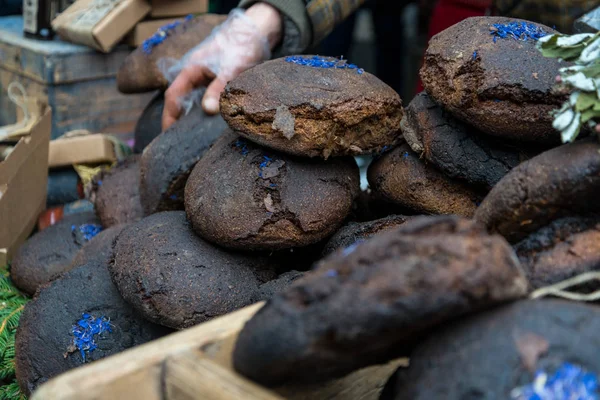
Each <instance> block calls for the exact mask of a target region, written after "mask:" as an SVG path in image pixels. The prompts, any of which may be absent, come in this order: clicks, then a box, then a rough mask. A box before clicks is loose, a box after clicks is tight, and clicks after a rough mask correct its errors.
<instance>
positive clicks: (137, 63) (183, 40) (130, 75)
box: [117, 14, 227, 93]
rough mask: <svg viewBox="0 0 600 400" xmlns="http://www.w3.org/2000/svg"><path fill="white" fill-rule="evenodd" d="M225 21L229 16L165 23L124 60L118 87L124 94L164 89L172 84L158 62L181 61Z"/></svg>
mask: <svg viewBox="0 0 600 400" xmlns="http://www.w3.org/2000/svg"><path fill="white" fill-rule="evenodd" d="M225 19H227V16H226V15H215V14H205V15H200V16H196V17H193V18H192V17H186V18H185V19H181V20H178V21H176V22H174V23H169V24H166V25H165V26H163V27H162V28H161V29H160V30H159V31H158V32H156V33H155V34H154V35H153V36H151V37H149V38H148V39H147V40H145V41H144V43H143V44H142V45H141V46H139V47H138V48H137V49H136V50H135V51H133V52H132V53H131V54H130V55H129V56H128V57H127V58H126V59H125V61H124V62H123V64H122V65H121V68H120V69H119V71H118V73H117V88H118V89H119V91H120V92H121V93H143V92H151V91H153V90H157V89H160V90H165V89H166V88H167V87H168V86H169V81H168V80H167V78H166V77H165V75H164V74H163V72H162V71H161V69H160V68H159V67H158V61H159V60H161V59H165V60H169V59H173V60H179V59H180V58H182V57H183V56H184V55H185V53H187V52H188V51H189V50H191V49H192V48H194V47H195V46H197V45H198V44H199V43H200V42H202V41H203V40H204V39H206V38H207V37H208V36H209V35H210V33H211V32H212V30H213V29H214V28H215V27H216V26H217V25H219V24H220V23H222V22H224V21H225Z"/></svg>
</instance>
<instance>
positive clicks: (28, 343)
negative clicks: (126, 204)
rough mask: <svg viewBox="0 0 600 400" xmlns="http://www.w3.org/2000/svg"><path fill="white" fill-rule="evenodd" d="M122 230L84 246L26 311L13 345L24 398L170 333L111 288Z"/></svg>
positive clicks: (114, 229)
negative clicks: (116, 241) (88, 365)
mask: <svg viewBox="0 0 600 400" xmlns="http://www.w3.org/2000/svg"><path fill="white" fill-rule="evenodd" d="M122 228H123V226H115V227H112V228H109V229H107V230H105V231H103V232H101V233H100V234H99V235H98V236H97V237H96V238H95V239H94V240H92V241H91V242H89V243H88V244H86V245H84V246H83V247H82V248H81V250H80V251H79V253H78V256H77V259H78V261H79V262H78V263H77V262H76V263H74V265H73V266H74V268H73V269H72V270H70V271H69V272H67V273H65V274H64V275H62V276H61V277H60V278H58V279H56V280H53V281H52V282H50V283H48V284H46V285H44V286H42V287H41V288H40V290H39V291H38V293H37V295H36V297H35V298H34V299H33V300H32V301H30V302H29V303H27V305H26V306H25V310H24V311H23V314H22V315H21V318H20V320H19V327H18V328H17V335H16V341H15V352H16V357H15V366H16V371H17V381H18V382H19V386H20V387H21V389H22V390H23V392H24V393H25V394H27V395H30V394H31V393H32V392H33V391H34V390H35V389H36V388H37V387H38V386H39V385H41V384H42V383H44V382H46V381H47V380H48V379H50V378H53V377H55V376H57V375H59V374H61V373H63V372H66V371H68V370H70V369H73V368H77V367H80V366H82V365H85V364H86V363H89V362H92V361H96V360H99V359H101V358H104V357H108V356H110V355H113V354H116V353H119V352H121V351H124V350H126V349H128V348H131V347H134V346H137V345H140V344H142V343H145V342H148V341H151V340H154V339H156V338H159V337H161V336H163V335H166V334H168V333H170V332H171V331H170V330H169V329H166V328H164V327H161V326H158V325H155V324H152V323H150V322H148V321H146V320H144V319H143V318H142V317H141V316H140V315H138V314H137V313H136V312H135V311H134V310H133V309H132V308H131V307H130V306H129V305H128V304H127V303H125V301H124V300H123V299H122V298H121V295H120V294H119V292H118V291H117V289H116V288H115V286H114V285H113V283H112V280H111V278H110V275H109V273H108V267H107V266H108V262H109V260H110V258H111V254H112V242H113V240H114V239H115V238H116V236H117V235H118V233H119V232H120V231H121V229H122ZM86 315H87V317H86ZM93 327H97V328H99V329H98V330H99V331H102V332H96V333H93V332H94V331H93ZM84 332H85V334H86V335H87V337H86V338H83V335H82V333H84ZM86 339H90V341H87V340H86Z"/></svg>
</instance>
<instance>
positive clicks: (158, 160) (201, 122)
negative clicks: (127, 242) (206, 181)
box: [140, 107, 227, 215]
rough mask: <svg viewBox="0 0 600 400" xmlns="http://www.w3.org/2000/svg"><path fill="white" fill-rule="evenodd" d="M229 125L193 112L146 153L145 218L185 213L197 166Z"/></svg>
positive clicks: (142, 166) (143, 162) (142, 187)
mask: <svg viewBox="0 0 600 400" xmlns="http://www.w3.org/2000/svg"><path fill="white" fill-rule="evenodd" d="M226 127H227V125H226V124H225V121H223V118H221V116H219V115H215V116H209V115H206V114H205V113H204V111H202V110H201V109H200V108H199V107H198V108H193V109H192V110H191V111H190V113H189V114H188V115H185V116H183V117H182V118H181V119H180V120H179V121H177V122H176V123H175V124H173V125H172V126H171V127H170V128H169V129H167V130H166V131H165V132H163V133H161V134H160V135H159V136H158V137H157V138H156V139H154V140H153V141H152V143H150V145H149V146H148V147H147V148H146V149H145V150H144V154H143V155H142V159H141V161H140V174H141V177H140V196H141V202H142V207H143V209H144V213H145V214H146V215H150V214H153V213H155V212H159V211H172V210H183V202H184V189H185V184H186V182H187V179H188V177H189V175H190V173H191V172H192V169H193V168H194V165H196V163H197V162H198V160H199V159H200V158H201V157H202V156H203V155H204V152H206V151H207V150H208V149H209V148H210V146H212V144H213V142H214V141H215V140H216V139H217V138H218V137H219V136H220V134H221V132H222V131H223V129H225V128H226Z"/></svg>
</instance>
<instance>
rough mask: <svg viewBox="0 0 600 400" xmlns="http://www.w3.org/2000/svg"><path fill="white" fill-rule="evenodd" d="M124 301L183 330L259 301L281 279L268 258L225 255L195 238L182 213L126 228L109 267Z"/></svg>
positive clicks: (153, 217)
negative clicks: (263, 289) (262, 290)
mask: <svg viewBox="0 0 600 400" xmlns="http://www.w3.org/2000/svg"><path fill="white" fill-rule="evenodd" d="M109 270H110V273H111V276H112V279H113V282H114V283H115V285H116V286H117V288H118V289H119V292H120V293H121V295H122V296H123V298H124V299H125V300H126V301H127V302H128V303H129V304H131V305H132V306H133V307H134V308H135V309H136V310H137V311H138V312H139V313H140V314H141V315H143V316H144V318H146V319H148V320H149V321H152V322H155V323H157V324H160V325H164V326H168V327H171V328H175V329H184V328H188V327H190V326H193V325H196V324H199V323H201V322H205V321H207V320H209V319H211V318H213V317H217V316H220V315H224V314H226V313H229V312H232V311H235V310H237V309H239V308H242V307H245V306H247V305H250V304H252V303H254V302H256V301H257V300H258V297H259V285H261V284H262V283H265V282H268V281H270V280H271V279H274V278H276V277H277V273H276V264H275V263H273V262H271V261H269V260H268V259H267V258H266V257H255V256H248V255H242V254H235V253H230V252H226V251H224V250H222V249H220V248H218V247H216V246H213V245H212V244H210V243H207V242H205V241H204V240H202V239H201V238H199V237H197V236H196V235H195V234H194V232H193V231H192V229H191V228H190V226H189V223H188V221H187V220H186V218H185V213H184V212H183V211H168V212H163V213H157V214H154V215H151V216H150V217H147V218H144V219H143V220H141V221H140V222H138V223H136V224H134V225H130V226H129V227H127V228H126V229H125V230H124V231H123V232H122V233H121V234H120V235H119V237H118V238H117V240H116V242H115V244H114V257H113V259H112V260H111V263H110V264H109Z"/></svg>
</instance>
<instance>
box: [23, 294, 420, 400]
mask: <svg viewBox="0 0 600 400" xmlns="http://www.w3.org/2000/svg"><path fill="white" fill-rule="evenodd" d="M262 305H263V303H259V304H255V305H252V306H249V307H246V308H243V309H241V310H239V311H236V312H234V313H231V314H228V315H226V316H223V317H220V318H216V319H214V320H212V321H209V322H206V323H204V324H201V325H197V326H195V327H193V328H189V329H186V330H183V331H180V332H177V333H174V334H171V335H169V336H167V337H164V338H161V339H159V340H156V341H153V342H151V343H147V344H145V345H142V346H138V347H136V348H133V349H130V350H128V351H125V352H123V353H120V354H117V355H114V356H112V357H109V358H106V359H103V360H100V361H96V362H94V363H92V364H89V365H86V366H84V367H81V368H77V369H75V370H72V371H70V372H67V373H66V374H63V375H61V376H58V377H56V378H54V379H52V380H50V381H48V382H47V383H45V384H43V385H42V386H41V387H40V388H39V389H38V390H37V391H36V392H35V393H34V394H33V396H32V397H31V400H43V399H54V400H87V399H89V400H91V399H95V400H101V399H107V400H108V399H111V400H112V399H128V400H184V399H185V400H187V399H202V400H240V399H243V400H278V399H290V400H325V399H333V398H339V399H353V400H377V399H378V398H379V394H380V392H381V389H382V388H383V386H384V385H385V383H386V382H387V380H388V379H389V377H390V376H391V375H392V373H393V372H394V371H395V370H396V369H397V368H398V367H400V366H407V365H408V360H406V359H399V360H394V361H392V362H390V363H388V364H385V365H378V366H373V367H370V368H366V369H363V370H360V371H356V372H354V373H353V374H350V375H348V376H347V377H344V378H341V379H338V380H335V381H332V382H329V383H326V384H322V385H314V386H311V387H306V386H304V387H300V386H298V387H285V388H279V389H275V390H270V389H266V388H263V387H261V386H259V385H257V384H255V383H253V382H250V381H249V380H247V379H245V378H244V377H242V376H240V375H238V374H237V373H235V372H234V371H233V369H232V367H231V354H232V351H233V348H234V345H235V340H236V338H237V335H238V334H239V332H240V330H241V329H242V327H243V326H244V324H245V323H246V321H248V320H249V319H250V318H251V317H252V316H253V315H254V314H255V313H256V312H257V311H258V310H259V309H260V308H261V307H262Z"/></svg>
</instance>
